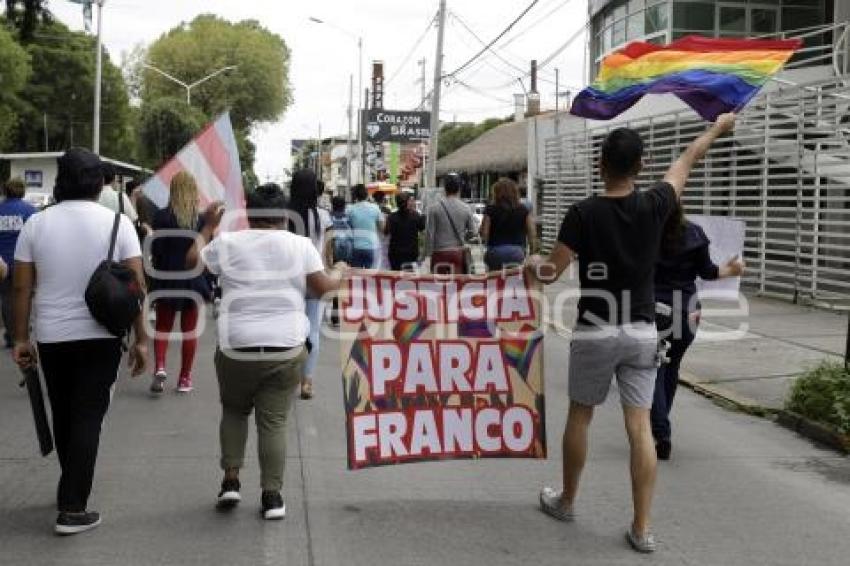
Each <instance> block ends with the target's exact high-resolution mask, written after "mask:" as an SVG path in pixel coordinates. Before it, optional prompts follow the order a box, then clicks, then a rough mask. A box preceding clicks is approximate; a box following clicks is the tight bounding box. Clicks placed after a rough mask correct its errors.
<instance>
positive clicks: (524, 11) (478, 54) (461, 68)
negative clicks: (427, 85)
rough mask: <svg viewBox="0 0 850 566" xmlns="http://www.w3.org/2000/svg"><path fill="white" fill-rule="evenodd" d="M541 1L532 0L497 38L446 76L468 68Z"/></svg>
mask: <svg viewBox="0 0 850 566" xmlns="http://www.w3.org/2000/svg"><path fill="white" fill-rule="evenodd" d="M539 1H540V0H532V2H531V3H530V4H529V5H528V6H526V8H525V9H524V10H523V11H522V13H520V15H519V16H517V17H516V18H515V19H514V20H513V21H512V22H511V23H510V24H508V27H506V28H505V29H503V30H502V31H501V33H499V35H497V36H496V37H495V38H493V40H492V41H491V42H490V43H488V44H487V45H485V46H484V48H483V49H481V51H479V52H478V53H476V54H475V55H473V56H472V57H470V58H469V59H468V60H467V61H466V62H465V63H464V64H463V65H461V66H460V67H458V68H457V69H455V70H454V71H452V72H451V73H446V74H445V75H444V76H454V75H456V74H457V73H459V72H461V71H463V70H464V69H465V68H467V67H468V66H469V65H470V64H471V63H472V62H473V61H475V60H476V59H478V58H479V57H480V56H481V55H483V54H484V53H486V52H487V50H488V49H490V48H491V47H493V45H495V44H496V42H497V41H499V40H500V39H502V37H504V35H505V34H506V33H508V32H509V31H511V29H512V28H513V27H514V26H515V25H516V24H517V23H518V22H519V21H520V20H521V19H522V18H524V17H525V15H526V14H527V13H528V12H530V11H531V9H532V8H534V6H536V5H537V3H538V2H539Z"/></svg>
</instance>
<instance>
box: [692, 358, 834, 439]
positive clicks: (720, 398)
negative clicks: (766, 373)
mask: <svg viewBox="0 0 850 566" xmlns="http://www.w3.org/2000/svg"><path fill="white" fill-rule="evenodd" d="M679 383H680V384H681V385H684V386H685V387H687V388H688V389H691V390H693V391H694V392H695V393H698V394H700V395H703V396H705V397H707V398H709V399H711V400H713V401H715V402H718V403H719V404H721V405H725V406H727V407H730V408H732V409H735V410H738V411H741V412H743V413H746V414H748V415H753V416H756V417H762V418H767V419H770V420H772V421H773V422H775V423H776V424H778V425H779V426H781V427H783V428H786V429H788V430H790V431H792V432H796V433H797V434H799V435H800V436H804V437H806V438H808V439H809V440H812V441H814V442H817V443H819V444H823V445H824V446H826V447H828V448H832V449H833V450H836V451H837V452H841V453H842V454H850V435H842V434H840V433H838V432H836V431H834V430H832V429H830V428H829V427H828V426H826V425H823V424H821V423H819V422H816V421H813V420H811V419H808V418H806V417H804V416H802V415H800V414H797V413H795V412H793V411H788V410H786V409H774V408H771V407H764V406H762V405H759V404H758V403H757V402H756V401H753V400H752V399H750V398H748V397H744V396H741V395H737V394H735V393H733V392H731V391H729V390H728V389H725V388H723V387H720V386H718V385H715V384H712V383H700V382H699V380H698V379H697V378H696V376H694V375H692V374H688V373H686V372H682V373H681V375H680V377H679Z"/></svg>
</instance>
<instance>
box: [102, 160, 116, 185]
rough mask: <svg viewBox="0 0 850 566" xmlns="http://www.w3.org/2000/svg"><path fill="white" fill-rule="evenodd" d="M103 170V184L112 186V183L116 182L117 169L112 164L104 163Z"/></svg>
mask: <svg viewBox="0 0 850 566" xmlns="http://www.w3.org/2000/svg"><path fill="white" fill-rule="evenodd" d="M101 168H102V169H103V184H104V185H111V184H112V181H114V180H115V167H114V166H113V165H112V163H109V162H107V161H104V162H103V164H102V165H101Z"/></svg>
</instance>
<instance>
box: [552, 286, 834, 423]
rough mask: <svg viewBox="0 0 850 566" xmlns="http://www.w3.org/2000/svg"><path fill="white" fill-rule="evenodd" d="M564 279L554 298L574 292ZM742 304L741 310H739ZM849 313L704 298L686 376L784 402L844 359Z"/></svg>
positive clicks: (722, 389)
mask: <svg viewBox="0 0 850 566" xmlns="http://www.w3.org/2000/svg"><path fill="white" fill-rule="evenodd" d="M575 288H576V283H575V281H573V280H565V281H562V282H558V283H556V284H555V285H552V286H551V287H550V288H548V289H547V290H546V294H547V297H549V299H550V301H554V300H555V297H557V295H558V294H559V293H561V292H564V291H567V292H572V293H575ZM575 302H576V301H575V300H570V301H567V302H566V303H565V305H566V308H565V311H564V313H563V315H555V316H553V320H554V322H555V323H556V325H557V328H558V329H560V331H561V333H562V334H564V335H568V334H569V329H571V328H572V326H573V324H574V320H575ZM738 309H740V310H738ZM847 317H848V313H847V312H837V311H827V310H822V309H816V308H813V307H806V306H801V305H794V304H792V303H790V302H786V301H781V300H777V299H769V298H763V297H758V296H755V295H751V294H747V295H746V296H745V297H744V301H742V303H741V305H740V307H738V305H736V303H734V302H732V303H729V302H720V301H705V302H704V303H703V318H702V322H701V324H700V327H699V332H698V333H697V339H696V341H695V342H694V344H693V345H692V346H691V348H690V349H689V350H688V353H687V355H686V356H685V359H684V362H683V364H682V369H683V375H682V379H683V380H685V381H687V383H688V384H690V385H696V386H698V387H699V388H701V389H703V390H705V391H706V392H708V393H711V394H714V395H717V396H719V397H724V398H730V400H732V401H734V402H735V403H736V404H739V405H744V406H750V407H753V408H761V409H766V410H768V411H770V410H776V409H780V408H781V407H782V406H783V403H784V400H785V398H786V397H787V394H788V391H789V389H790V387H791V385H792V384H793V383H794V381H795V380H796V379H797V378H798V377H799V376H800V374H802V373H803V372H805V371H806V370H807V369H809V368H811V367H813V366H815V365H817V364H818V363H820V362H821V361H822V360H842V359H843V356H844V348H845V344H846V338H847V324H848V323H847Z"/></svg>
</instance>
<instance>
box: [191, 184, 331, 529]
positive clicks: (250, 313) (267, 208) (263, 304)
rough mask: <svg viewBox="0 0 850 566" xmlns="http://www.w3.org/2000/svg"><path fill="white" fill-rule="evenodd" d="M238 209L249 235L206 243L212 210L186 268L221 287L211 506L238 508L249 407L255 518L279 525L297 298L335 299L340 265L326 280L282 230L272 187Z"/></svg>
mask: <svg viewBox="0 0 850 566" xmlns="http://www.w3.org/2000/svg"><path fill="white" fill-rule="evenodd" d="M247 205H248V219H249V222H250V226H251V228H250V229H249V230H241V231H238V232H226V233H222V234H220V235H219V236H218V237H217V238H215V239H214V240H212V236H213V233H214V232H215V230H216V227H217V226H218V224H219V222H220V220H221V207H220V204H219V203H216V204H214V205H212V206H211V207H210V208H209V209H208V211H207V213H205V223H204V228H203V229H202V230H201V234H200V236H201V240H203V241H207V242H210V243H209V245H207V246H206V247H204V248H203V249H202V250H199V249H198V247H199V244H198V242H196V243H195V244H193V246H192V248H191V249H190V251H189V254H188V256H187V258H186V265H187V269H192V268H194V267H195V266H196V265H197V264H198V261H199V260H200V261H203V263H204V266H205V267H206V268H207V269H209V270H210V272H212V273H214V274H216V275H218V276H220V280H221V289H222V297H221V311H220V315H219V317H218V349H217V351H216V355H215V367H216V374H217V376H218V382H219V388H220V399H221V403H222V417H221V425H220V428H219V432H220V435H219V436H220V441H221V460H220V464H221V467H222V468H223V470H224V478H223V480H222V482H221V491H220V492H219V496H218V505H219V507H220V508H223V509H228V508H232V507H234V506H236V505H237V504H238V503H239V502H240V501H241V500H242V497H241V495H240V488H241V484H240V481H239V472H240V470H241V469H242V468H243V466H244V459H245V441H246V438H247V435H248V417H249V415H250V414H251V411H252V409H253V411H254V415H255V420H256V423H257V446H258V454H259V459H260V484H261V487H262V490H263V492H262V496H261V505H262V511H263V517H265V518H266V519H282V518H283V517H284V515H285V514H286V507H285V505H284V502H283V496H282V495H281V493H280V491H281V489H282V487H283V472H284V463H285V461H286V423H287V420H288V416H289V411H290V408H291V405H292V399H293V396H294V394H295V391H296V389H297V388H298V385H299V383H300V381H301V376H302V375H303V370H302V367H303V365H304V362H305V361H306V359H307V351H306V350H307V348H305V346H306V341H307V337H308V335H309V333H310V321H309V320H308V319H307V316H306V315H305V314H304V311H305V307H304V302H305V297H306V296H307V294H308V292H309V293H311V294H313V295H314V296H322V295H324V294H325V293H330V292H333V291H336V290H337V289H338V288H339V285H340V282H341V280H342V276H343V272H342V268H344V266H343V265H341V266H338V267H337V266H335V268H334V269H332V270H329V271H327V272H326V271H325V268H324V265H323V264H322V259H321V257H320V256H319V253H318V252H317V251H316V249H315V247H314V246H313V243H312V242H311V241H310V240H309V239H307V238H304V237H301V236H296V235H295V234H292V233H291V232H288V231H285V230H284V228H285V227H286V221H287V218H285V216H286V215H287V212H288V211H286V210H284V208H285V206H286V200H285V199H284V196H283V191H281V189H280V187H278V186H277V185H273V184H270V185H263V186H260V187H257V188H256V189H255V190H253V191H251V193H249V194H248V196H247ZM210 240H212V241H210Z"/></svg>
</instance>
